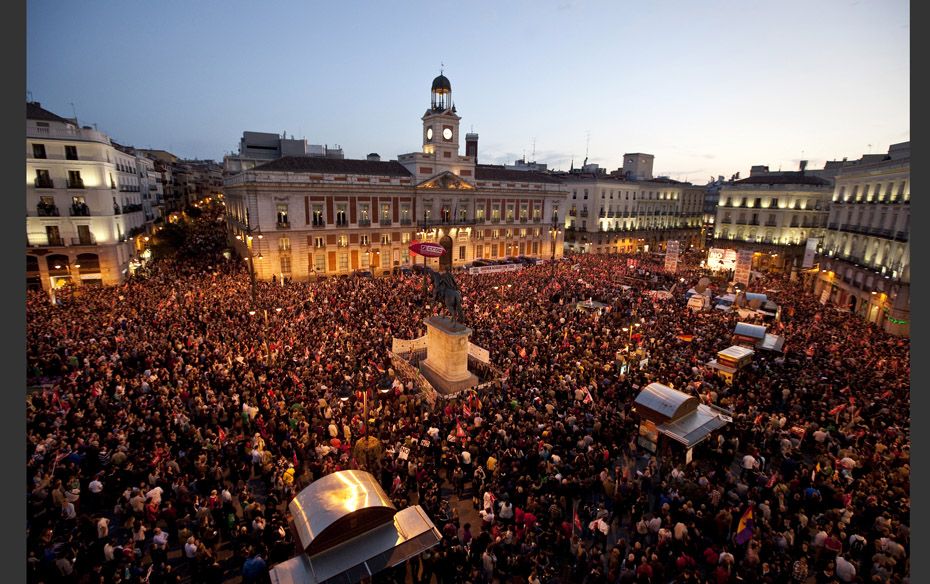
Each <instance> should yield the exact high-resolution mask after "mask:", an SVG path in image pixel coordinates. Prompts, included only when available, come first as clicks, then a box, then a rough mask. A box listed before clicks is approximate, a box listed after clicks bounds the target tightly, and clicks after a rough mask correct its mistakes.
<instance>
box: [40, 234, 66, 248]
mask: <svg viewBox="0 0 930 584" xmlns="http://www.w3.org/2000/svg"><path fill="white" fill-rule="evenodd" d="M64 245H65V240H64V239H62V238H61V237H60V236H59V237H52V236H51V235H49V236H48V244H47V245H44V246H43V245H42V244H41V243H40V244H37V245H36V247H52V246H54V247H62V246H64Z"/></svg>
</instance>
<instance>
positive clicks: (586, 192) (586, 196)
mask: <svg viewBox="0 0 930 584" xmlns="http://www.w3.org/2000/svg"><path fill="white" fill-rule="evenodd" d="M584 198H585V200H588V189H585V190H584Z"/></svg>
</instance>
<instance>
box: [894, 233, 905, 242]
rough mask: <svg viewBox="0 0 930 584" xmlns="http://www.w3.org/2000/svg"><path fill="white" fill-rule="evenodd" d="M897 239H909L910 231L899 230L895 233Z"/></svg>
mask: <svg viewBox="0 0 930 584" xmlns="http://www.w3.org/2000/svg"><path fill="white" fill-rule="evenodd" d="M894 238H895V241H907V239H908V233H907V231H898V232H896V233H895V234H894Z"/></svg>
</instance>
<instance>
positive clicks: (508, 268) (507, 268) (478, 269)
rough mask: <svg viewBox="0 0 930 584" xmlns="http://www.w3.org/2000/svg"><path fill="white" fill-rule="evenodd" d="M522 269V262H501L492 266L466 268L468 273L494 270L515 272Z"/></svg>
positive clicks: (491, 272)
mask: <svg viewBox="0 0 930 584" xmlns="http://www.w3.org/2000/svg"><path fill="white" fill-rule="evenodd" d="M522 269H523V264H501V265H494V266H478V267H476V268H468V273H469V274H493V273H496V272H517V271H520V270H522Z"/></svg>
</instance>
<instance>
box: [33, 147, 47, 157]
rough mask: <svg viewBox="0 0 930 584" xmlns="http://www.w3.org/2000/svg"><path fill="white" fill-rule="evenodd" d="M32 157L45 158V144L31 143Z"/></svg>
mask: <svg viewBox="0 0 930 584" xmlns="http://www.w3.org/2000/svg"><path fill="white" fill-rule="evenodd" d="M32 157H33V158H45V157H46V156H45V144H33V145H32Z"/></svg>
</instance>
